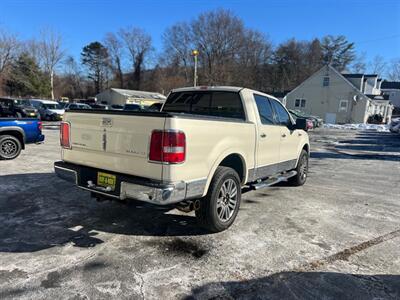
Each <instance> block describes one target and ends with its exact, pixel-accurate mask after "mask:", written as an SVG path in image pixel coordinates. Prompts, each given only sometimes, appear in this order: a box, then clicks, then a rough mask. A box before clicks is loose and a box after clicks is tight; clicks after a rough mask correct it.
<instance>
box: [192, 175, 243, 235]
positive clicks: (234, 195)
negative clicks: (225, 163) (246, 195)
mask: <svg viewBox="0 0 400 300" xmlns="http://www.w3.org/2000/svg"><path fill="white" fill-rule="evenodd" d="M241 195H242V191H241V184H240V179H239V175H238V174H237V173H236V171H235V170H233V169H231V168H228V167H218V168H217V170H216V171H215V174H214V177H213V179H212V180H211V184H210V187H209V189H208V193H207V195H206V196H205V197H204V199H202V200H201V203H200V208H199V209H198V210H196V211H195V213H196V218H197V220H198V222H199V223H200V225H201V226H202V227H204V228H206V229H207V230H209V231H211V232H220V231H224V230H225V229H227V228H229V227H230V226H231V225H232V224H233V222H234V221H235V218H236V216H237V214H238V211H239V207H240V201H241Z"/></svg>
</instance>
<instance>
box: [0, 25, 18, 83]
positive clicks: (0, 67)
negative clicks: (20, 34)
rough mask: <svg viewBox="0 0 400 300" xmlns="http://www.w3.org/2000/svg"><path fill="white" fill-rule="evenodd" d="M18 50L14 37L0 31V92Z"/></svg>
mask: <svg viewBox="0 0 400 300" xmlns="http://www.w3.org/2000/svg"><path fill="white" fill-rule="evenodd" d="M19 48H20V43H19V41H18V40H17V37H16V36H15V35H13V34H8V33H6V32H5V31H4V30H0V90H1V83H2V80H3V79H4V76H5V74H6V72H7V71H8V70H9V68H10V67H11V64H12V62H13V61H14V59H16V57H17V55H18V50H19Z"/></svg>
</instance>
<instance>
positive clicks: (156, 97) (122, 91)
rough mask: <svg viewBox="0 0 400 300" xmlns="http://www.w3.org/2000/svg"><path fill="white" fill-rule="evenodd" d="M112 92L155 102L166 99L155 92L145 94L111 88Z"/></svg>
mask: <svg viewBox="0 0 400 300" xmlns="http://www.w3.org/2000/svg"><path fill="white" fill-rule="evenodd" d="M111 90H112V91H114V92H116V93H119V94H122V95H124V96H127V97H134V98H152V99H157V100H165V99H166V97H165V96H164V95H163V94H160V93H156V92H145V91H135V90H125V89H116V88H111Z"/></svg>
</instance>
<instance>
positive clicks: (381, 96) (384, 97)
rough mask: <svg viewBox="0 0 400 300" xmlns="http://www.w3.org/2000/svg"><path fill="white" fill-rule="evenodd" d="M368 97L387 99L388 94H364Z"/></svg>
mask: <svg viewBox="0 0 400 300" xmlns="http://www.w3.org/2000/svg"><path fill="white" fill-rule="evenodd" d="M365 96H367V97H368V98H370V99H372V100H389V95H387V94H382V95H370V94H368V95H365Z"/></svg>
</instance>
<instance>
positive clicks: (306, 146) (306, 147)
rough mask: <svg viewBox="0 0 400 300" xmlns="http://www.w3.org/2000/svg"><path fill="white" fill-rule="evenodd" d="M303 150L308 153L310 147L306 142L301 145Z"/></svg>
mask: <svg viewBox="0 0 400 300" xmlns="http://www.w3.org/2000/svg"><path fill="white" fill-rule="evenodd" d="M303 150H306V151H307V153H308V154H310V148H309V146H308V145H307V144H305V145H304V146H303Z"/></svg>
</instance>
